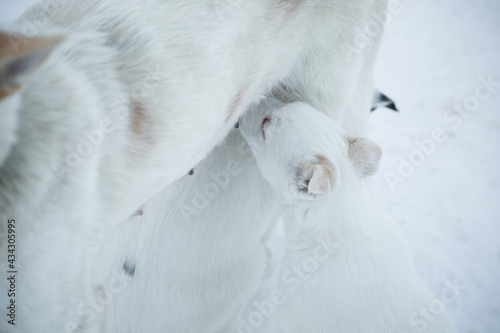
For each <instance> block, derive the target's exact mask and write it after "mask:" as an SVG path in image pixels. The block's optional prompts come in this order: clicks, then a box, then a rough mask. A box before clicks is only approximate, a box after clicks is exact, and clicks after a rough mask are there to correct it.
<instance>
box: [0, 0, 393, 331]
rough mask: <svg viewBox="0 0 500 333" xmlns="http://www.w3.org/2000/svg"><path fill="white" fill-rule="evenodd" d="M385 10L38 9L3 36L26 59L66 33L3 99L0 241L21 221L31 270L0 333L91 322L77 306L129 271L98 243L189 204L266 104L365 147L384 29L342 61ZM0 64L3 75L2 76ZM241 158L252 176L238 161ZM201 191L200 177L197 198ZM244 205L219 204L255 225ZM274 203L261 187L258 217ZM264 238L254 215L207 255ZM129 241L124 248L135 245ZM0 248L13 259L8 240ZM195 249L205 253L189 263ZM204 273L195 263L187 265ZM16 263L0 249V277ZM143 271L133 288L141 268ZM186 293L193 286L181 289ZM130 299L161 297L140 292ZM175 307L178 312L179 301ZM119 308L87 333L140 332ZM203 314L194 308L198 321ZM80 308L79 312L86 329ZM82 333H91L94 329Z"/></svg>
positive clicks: (274, 5) (237, 261)
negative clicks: (307, 109) (253, 109)
mask: <svg viewBox="0 0 500 333" xmlns="http://www.w3.org/2000/svg"><path fill="white" fill-rule="evenodd" d="M385 5H386V4H385V0H362V1H356V2H353V1H347V0H346V1H333V0H328V1H327V0H323V1H314V2H313V1H306V0H305V1H279V0H259V1H252V2H250V1H242V2H239V3H236V4H235V3H234V2H227V3H226V5H225V7H224V8H223V9H222V11H221V9H220V7H218V6H217V5H216V3H212V2H210V1H195V0H189V1H153V0H144V1H139V0H131V1H115V0H99V1H97V0H88V1H76V0H69V1H44V2H42V3H41V4H39V5H37V6H35V7H34V8H32V9H31V10H30V11H28V13H27V14H26V15H25V16H24V17H23V18H21V19H20V20H19V21H18V22H17V24H16V25H15V26H12V27H9V30H10V31H15V32H16V33H17V37H14V39H13V43H14V45H23V44H24V43H28V45H31V44H32V43H34V37H33V34H36V35H37V36H39V35H40V36H52V35H61V34H63V35H64V36H65V40H64V41H62V42H61V43H60V44H58V45H50V46H51V47H52V46H54V47H55V49H54V51H53V52H52V53H51V55H50V56H49V57H48V58H47V59H45V58H42V57H40V55H38V56H37V55H36V50H35V51H33V52H34V54H33V55H31V53H26V54H28V56H29V59H34V61H35V62H36V64H37V65H39V66H35V67H36V68H33V69H32V70H33V71H34V72H33V73H31V69H30V71H29V74H30V75H29V76H26V77H23V81H22V85H21V87H20V88H19V89H18V90H17V91H16V93H15V94H13V95H11V96H10V97H7V98H4V99H2V100H0V111H1V114H2V116H1V117H2V125H1V126H2V127H1V129H2V132H1V133H0V160H1V161H2V162H1V163H2V164H1V167H0V219H1V221H3V222H2V224H1V229H0V232H1V233H5V231H6V229H5V221H6V220H7V219H9V218H15V219H16V221H17V225H18V227H17V229H16V231H17V233H16V235H17V240H18V247H17V253H16V258H17V266H18V267H19V270H20V271H21V269H22V271H21V272H20V273H19V275H18V279H17V291H18V292H17V295H16V299H17V301H18V303H17V304H18V308H17V322H16V326H15V327H14V326H10V325H8V324H7V323H6V321H4V320H1V321H0V331H8V332H35V331H37V332H59V331H65V330H66V331H68V332H71V331H72V330H73V328H71V327H70V326H71V325H70V326H68V327H66V324H67V323H75V324H77V325H79V324H81V323H82V322H86V320H84V319H85V318H86V317H88V316H90V314H89V313H86V312H85V311H84V313H81V312H82V311H81V310H82V309H81V307H80V305H82V303H83V304H87V303H89V302H92V300H93V299H94V298H95V297H96V296H95V294H96V293H98V292H99V290H101V289H100V288H101V287H102V285H103V284H105V283H106V280H105V279H106V274H104V273H101V272H109V270H110V269H111V267H110V266H109V265H110V262H111V261H113V262H116V264H117V265H119V263H118V262H119V259H120V258H119V257H115V258H109V260H98V259H101V258H102V257H103V256H105V255H106V253H103V252H102V251H104V250H102V249H105V248H106V247H105V246H104V245H103V242H104V240H105V239H114V237H116V235H118V234H120V233H124V231H122V230H121V229H122V228H125V227H126V225H127V223H126V222H124V221H127V220H128V218H129V217H130V216H131V215H132V214H133V213H134V212H135V211H136V210H137V209H139V208H140V207H141V205H142V204H143V203H145V202H146V201H147V200H148V199H149V198H151V197H153V196H154V195H155V194H157V193H158V192H159V191H161V190H162V189H165V187H167V186H169V185H172V186H173V187H172V190H171V191H174V189H176V191H180V189H179V187H175V186H174V185H173V182H174V181H176V180H178V179H179V178H180V177H182V176H183V175H185V174H186V173H187V172H188V170H189V169H191V168H192V167H193V166H195V165H197V164H198V163H199V162H200V161H201V160H202V159H203V158H204V157H206V156H207V154H208V153H209V152H210V151H211V150H212V149H213V148H214V147H215V146H216V145H217V144H218V143H220V142H221V141H222V140H223V139H224V138H225V137H226V136H227V134H228V133H229V131H230V129H231V128H232V127H233V126H234V124H235V123H236V121H237V120H238V118H239V117H240V115H242V114H243V112H244V111H245V110H246V109H247V108H248V107H249V106H251V105H253V104H255V103H258V102H259V101H260V100H261V99H262V98H263V97H265V96H268V95H270V94H276V95H279V96H281V98H283V99H287V100H291V101H293V100H301V101H305V102H307V103H309V104H311V105H313V106H314V107H316V108H317V109H319V110H321V111H323V112H325V113H326V114H328V115H329V116H330V117H332V118H334V119H335V120H336V121H338V122H339V123H340V124H341V126H342V127H343V128H345V129H346V130H347V131H348V132H349V133H353V134H360V133H362V132H363V131H364V129H365V126H366V122H367V116H368V114H367V113H368V110H369V105H370V100H371V93H372V87H371V76H372V70H373V64H374V60H375V55H376V51H377V48H378V44H379V41H380V36H381V31H380V32H379V33H377V35H376V36H374V37H373V38H370V39H369V40H368V42H367V44H366V45H364V47H363V49H362V50H360V52H359V53H353V54H349V53H348V52H346V50H347V49H348V46H349V45H351V44H354V41H355V38H356V36H357V34H359V31H360V30H364V29H365V28H366V26H367V24H368V23H370V22H372V21H373V18H372V16H370V14H371V13H377V14H378V15H379V17H380V12H381V11H382V10H383V9H384V8H385ZM219 14H220V15H219ZM18 43H22V44H18ZM26 54H24V53H23V54H20V55H19V54H18V55H13V59H14V60H22V59H21V58H22V57H23V56H25V55H26ZM10 60H12V59H10V58H9V61H10ZM3 66H4V63H1V62H0V67H1V68H0V69H4V68H3ZM7 79H11V78H9V77H7ZM3 84H4V82H2V83H0V86H1V85H3ZM139 92H141V93H140V94H139ZM134 110H135V111H134ZM137 110H139V112H137ZM230 111H231V112H230ZM103 121H105V123H103ZM109 124H112V125H113V126H114V130H113V131H111V132H108V133H105V134H103V136H102V141H100V140H99V139H98V138H99V135H97V137H96V136H94V137H93V138H94V139H95V140H97V141H99V143H97V144H92V145H91V153H89V154H88V156H84V157H83V158H82V159H81V161H79V162H78V163H76V165H75V166H74V167H69V168H68V167H67V159H68V158H69V157H71V156H73V155H71V154H74V151H75V150H76V149H77V147H78V146H79V145H82V144H84V143H85V142H89V138H88V136H87V135H85V133H87V134H88V133H90V135H91V136H92V135H96V134H95V133H96V131H97V130H98V129H99V130H100V129H101V128H103V126H104V127H106V126H107V125H109ZM134 128H135V129H136V131H135V132H134ZM96 138H97V139H96ZM229 139H230V138H229ZM213 154H214V155H213V158H214V160H218V159H221V158H225V157H226V156H230V153H229V152H228V151H227V150H226V149H223V148H220V149H217V150H215V151H214V153H213ZM235 160H236V161H238V162H241V163H242V162H244V159H243V157H240V156H236V157H235ZM250 165H251V164H250ZM210 168H215V164H214V165H211V164H208V165H207V170H210ZM207 172H208V171H207ZM258 177H259V176H258V174H257V173H256V172H252V171H251V170H248V179H247V180H246V181H248V182H249V183H250V184H253V183H258ZM181 182H182V180H181ZM204 184H205V183H204V182H203V181H202V180H201V179H199V183H198V185H199V186H200V187H202V186H204ZM169 188H170V187H167V189H165V191H167V190H168V189H169ZM240 191H241V189H240V188H239V187H237V186H236V185H234V186H233V185H230V186H228V190H227V202H226V203H225V206H227V207H239V208H237V210H238V211H239V212H245V209H243V208H241V207H243V204H244V203H246V202H247V198H246V197H244V196H242V195H239V193H241V192H240ZM172 193H175V192H172ZM170 195H171V194H169V195H167V196H165V201H164V203H165V206H161V205H159V204H158V206H159V207H160V206H161V207H169V205H171V206H170V207H171V208H170V210H176V209H178V208H179V205H181V202H179V201H178V200H174V201H172V200H173V199H172V197H171V196H170ZM266 195H267V196H271V194H269V191H266V190H265V187H256V188H253V189H252V192H251V193H249V199H248V201H249V202H250V204H249V207H254V206H255V205H257V204H258V203H259V202H260V199H259V198H260V197H262V196H266ZM174 196H175V195H174ZM179 197H180V195H179ZM155 200H158V201H161V200H160V199H155ZM146 207H147V205H146ZM161 209H163V208H158V213H157V214H158V215H157V218H159V219H160V220H161V219H162V218H166V216H164V215H162V214H160V213H159V210H161ZM235 210H236V208H235ZM273 212H274V207H272V205H269V206H266V207H264V208H263V209H262V211H261V212H260V214H259V216H262V221H264V220H265V221H268V220H271V218H272V216H273ZM204 216H206V219H207V220H204V223H207V221H208V222H209V223H213V222H214V221H213V220H209V218H210V219H212V217H214V218H216V220H225V221H226V220H227V221H229V220H231V221H234V220H233V218H234V211H232V210H227V211H226V210H222V211H221V208H220V207H217V206H216V205H214V206H212V205H211V206H209V207H208V208H207V214H206V215H204ZM255 216H256V218H257V217H259V216H257V215H255ZM169 218H172V219H173V218H174V217H173V216H170V217H169ZM175 218H176V219H177V218H178V216H177V217H175ZM200 219H203V218H202V217H200ZM151 223H152V222H151ZM172 223H173V225H177V224H179V223H180V222H179V221H178V220H175V221H173V222H172ZM254 224H255V221H254V220H253V218H252V217H248V218H245V219H242V220H241V221H240V223H230V224H226V225H225V228H221V229H220V230H219V234H218V235H219V236H217V237H215V236H214V237H215V238H216V239H214V240H213V242H214V243H217V247H216V250H214V253H210V252H209V251H211V250H212V248H210V247H208V248H206V251H207V256H209V257H214V256H215V254H217V253H219V251H220V249H221V248H227V249H228V251H229V249H231V244H232V242H233V241H229V240H227V239H226V238H225V237H224V234H226V233H228V234H240V233H243V232H245V230H249V228H250V227H252V226H254ZM131 232H132V231H131ZM134 232H135V231H134ZM190 232H191V229H186V230H184V231H183V233H186V234H183V235H184V236H183V237H185V241H186V242H187V243H186V244H185V246H186V247H193V248H195V247H197V246H198V245H199V244H196V243H195V242H193V239H195V238H194V237H193V238H190V237H189V236H188V234H189V233H190ZM255 232H256V234H255V235H253V236H252V237H251V238H250V239H249V243H248V244H245V243H244V242H242V243H240V244H237V245H235V246H241V251H244V250H243V249H248V248H256V249H257V248H259V247H260V246H261V243H260V237H258V236H257V235H260V234H261V230H260V229H259V230H258V231H255ZM133 235H134V234H133V232H132V233H131V234H127V235H126V236H124V237H123V239H133ZM167 236H168V235H166V236H165V237H167ZM220 238H224V241H221V240H220ZM226 241H227V243H225V242H226ZM0 242H1V247H2V248H4V245H5V242H6V241H5V239H1V241H0ZM162 242H166V243H168V242H169V239H168V238H166V239H157V243H156V244H153V245H152V246H151V248H152V249H154V248H157V247H158V246H160V245H161V243H162ZM21 244H22V246H21ZM122 246H123V248H124V252H123V253H129V251H130V250H131V249H130V248H127V243H124V244H123V245H122ZM219 246H220V247H219ZM202 248H203V247H202ZM110 251H111V250H110ZM199 251H200V249H199V248H197V250H196V251H193V252H187V253H186V256H193V255H194V254H196V253H199ZM259 251H260V250H259ZM167 252H168V251H167ZM236 252H238V251H236ZM130 253H131V252H130ZM168 253H170V252H168ZM164 255H165V256H167V254H166V253H164ZM117 256H118V255H117ZM153 256H154V254H153V253H150V252H148V253H145V254H144V258H142V259H144V260H152V257H153ZM173 256H175V253H174V254H173ZM168 258H170V255H168ZM168 258H165V259H168ZM198 259H199V258H198V257H190V260H186V263H195V262H196V260H198ZM6 260H7V257H6V251H3V250H2V251H0V268H1V269H2V271H6V269H5V268H6V267H5V265H6V262H7V261H6ZM176 260H177V259H176ZM176 260H174V262H177V261H176ZM231 260H234V265H236V266H238V265H243V266H244V267H243V266H242V270H243V271H244V270H252V269H254V267H257V266H258V265H257V266H255V265H254V264H249V266H248V267H246V266H245V263H246V261H244V260H243V259H242V255H241V253H240V254H238V255H236V256H235V257H234V258H232V259H231ZM137 265H138V266H137V270H138V272H137V275H138V276H139V274H140V271H139V268H140V267H141V266H140V263H137ZM169 269H173V268H171V267H169V266H167V265H166V266H163V267H158V268H157V269H155V271H154V272H153V273H154V274H153V276H154V278H155V279H158V281H157V283H152V285H155V286H156V285H160V284H161V283H160V282H159V281H160V279H161V276H162V274H163V272H164V270H169ZM185 269H186V267H181V268H179V271H183V270H184V271H185ZM259 269H260V268H259ZM259 269H257V270H256V272H255V273H253V275H252V277H251V278H249V279H250V280H251V281H252V283H249V282H248V281H245V282H242V283H241V284H240V278H239V277H237V276H235V277H234V280H231V282H230V283H233V284H234V285H235V286H238V288H240V289H239V290H240V295H241V298H238V301H237V302H238V304H239V306H240V308H241V307H242V306H243V303H244V301H243V298H245V297H246V298H248V297H250V296H249V295H250V294H251V291H252V290H255V288H256V285H257V283H258V281H257V280H258V278H257V276H258V275H259V274H257V272H258V271H259ZM110 274H111V273H110ZM178 279H179V281H181V280H183V278H182V277H181V276H179V277H178ZM167 287H169V285H167V284H166V285H164V286H163V287H162V288H167ZM198 287H199V288H200V290H198V291H196V292H195V293H194V294H193V295H202V294H204V292H205V290H206V289H204V288H205V287H202V286H198ZM6 288H7V281H6V280H1V282H0V289H1V290H6ZM171 288H174V287H171ZM175 288H182V286H176V287H175ZM207 288H208V287H207ZM236 289H237V288H236ZM215 290H217V289H215ZM163 291H164V292H167V291H165V290H163ZM130 292H131V293H137V294H139V293H141V292H142V293H144V294H145V293H149V294H155V290H153V289H148V288H147V286H146V285H143V287H142V289H137V290H136V291H130ZM168 292H169V293H174V291H173V290H168ZM209 292H213V291H211V290H209ZM158 294H159V295H160V294H161V292H159V293H158ZM243 295H245V297H243ZM200 297H201V296H200ZM193 299H194V298H193ZM226 300H227V299H226ZM7 302H8V300H7V299H6V298H4V297H2V299H1V301H0V303H1V304H0V305H1V306H2V307H4V306H5V305H6V304H7ZM124 302H125V301H124ZM127 302H129V303H130V305H129V306H130V307H131V308H134V309H143V311H144V313H145V312H146V311H149V310H150V308H148V307H147V304H148V303H147V299H146V298H141V299H140V300H138V299H129V300H127ZM165 302H173V304H177V303H178V302H179V300H178V299H173V300H172V299H169V300H168V301H165ZM192 302H194V301H192ZM221 302H222V301H221ZM233 302H236V301H233V300H231V301H228V303H227V304H226V305H224V306H223V307H224V308H225V309H226V310H224V311H222V312H224V314H223V315H221V317H220V318H215V319H213V323H211V324H210V325H212V324H213V325H214V327H215V326H217V325H216V324H215V323H217V322H219V323H220V322H225V321H226V319H227V318H228V317H230V313H237V312H238V311H239V310H237V309H236V308H237V306H236V305H235V304H234V303H233ZM118 303H119V302H117V303H116V304H115V303H113V305H112V306H116V309H117V310H116V311H117V312H116V314H115V315H111V317H109V318H111V319H109V318H108V323H106V321H102V322H101V321H99V322H100V324H101V326H99V327H97V328H96V327H93V328H92V330H100V331H102V332H105V331H106V330H107V327H117V326H119V325H121V324H120V323H119V322H118V321H119V320H121V321H124V322H126V320H127V318H130V320H131V323H132V324H133V323H136V321H135V320H136V317H133V316H132V314H131V313H132V312H133V311H132V310H127V311H125V310H123V308H121V305H119V304H118ZM202 303H203V302H202ZM120 304H121V303H120ZM152 304H153V303H152ZM154 304H158V303H154ZM186 304H188V305H189V304H191V305H192V303H189V302H187V303H186ZM209 304H211V303H210V302H208V303H203V304H202V305H200V310H199V313H203V311H204V310H203V309H205V308H208V307H209ZM162 306H164V307H165V308H163V307H162V308H155V311H161V313H162V314H164V316H165V317H164V321H154V322H149V325H152V326H151V327H153V328H154V327H160V326H161V325H162V323H163V322H173V321H176V320H177V319H176V318H174V317H169V316H168V310H167V309H168V308H169V307H170V306H172V304H171V303H162ZM203 307H205V308H203ZM183 308H184V307H183ZM75 309H77V310H78V309H79V310H80V314H79V318H76V319H75ZM227 309H234V311H233V310H231V311H230V310H227ZM112 311H115V310H110V313H113V312H112ZM120 311H125V312H123V313H126V314H127V315H129V316H128V317H126V316H123V315H122V314H121V313H122V312H120ZM103 314H104V312H103V311H101V312H99V313H98V314H97V315H103ZM97 315H96V316H97ZM136 315H137V316H140V315H141V312H137V314H136ZM213 315H214V316H219V314H218V313H214V314H213ZM96 320H97V319H96ZM109 320H111V322H110V323H109ZM158 320H160V319H158ZM183 324H186V322H185V321H182V320H181V321H179V322H175V323H173V325H179V326H175V327H183V326H182V325H183ZM202 324H203V322H194V323H193V324H192V326H190V327H192V328H193V329H196V328H199V327H201V326H202ZM134 325H135V324H134ZM144 325H146V324H144ZM154 325H156V326H154ZM149 328H150V327H147V326H146V327H144V330H145V331H148V330H149ZM78 329H79V330H81V331H89V332H90V330H91V328H88V327H86V326H85V325H81V326H78ZM150 331H154V329H151V330H150Z"/></svg>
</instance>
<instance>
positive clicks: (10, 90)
mask: <svg viewBox="0 0 500 333" xmlns="http://www.w3.org/2000/svg"><path fill="white" fill-rule="evenodd" d="M63 39H64V37H63V36H50V37H33V38H25V37H21V36H18V35H14V34H8V33H4V32H1V31H0V100H1V99H3V98H5V97H7V96H9V95H11V94H14V93H15V92H17V91H18V90H19V89H20V88H21V87H22V86H23V85H24V84H25V83H26V81H27V80H28V79H29V77H30V76H31V74H33V72H34V71H35V70H36V69H37V68H38V67H39V66H40V65H41V64H42V63H43V62H44V61H45V59H46V58H47V57H48V55H49V54H50V53H51V52H52V50H53V49H54V48H55V47H56V46H57V45H58V44H59V43H60V42H61V41H62V40H63Z"/></svg>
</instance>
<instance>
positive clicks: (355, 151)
mask: <svg viewBox="0 0 500 333" xmlns="http://www.w3.org/2000/svg"><path fill="white" fill-rule="evenodd" d="M348 141H349V157H350V158H351V160H352V162H353V163H354V166H355V167H356V171H357V173H358V175H359V176H360V177H361V178H364V177H369V176H372V175H374V174H375V173H376V172H377V170H378V166H379V162H380V158H381V157H382V149H380V146H379V145H378V144H376V143H375V142H373V141H372V140H370V139H368V138H349V139H348Z"/></svg>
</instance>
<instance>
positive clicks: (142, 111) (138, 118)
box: [132, 100, 147, 134]
mask: <svg viewBox="0 0 500 333" xmlns="http://www.w3.org/2000/svg"><path fill="white" fill-rule="evenodd" d="M146 121H147V115H146V108H145V107H144V105H143V104H142V103H141V102H139V101H135V100H133V101H132V131H133V132H134V133H135V134H144V129H145V127H146V125H145V122H146Z"/></svg>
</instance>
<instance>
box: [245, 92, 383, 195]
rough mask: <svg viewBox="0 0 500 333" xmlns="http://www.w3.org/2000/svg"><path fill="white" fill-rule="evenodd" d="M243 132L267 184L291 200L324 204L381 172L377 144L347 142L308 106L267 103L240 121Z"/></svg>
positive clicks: (332, 122) (331, 121) (340, 131)
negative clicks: (347, 182) (334, 194)
mask: <svg viewBox="0 0 500 333" xmlns="http://www.w3.org/2000/svg"><path fill="white" fill-rule="evenodd" d="M240 128H241V131H242V134H243V136H244V137H245V139H246V140H247V142H248V144H249V146H250V148H251V149H252V152H253V153H254V155H255V158H256V160H257V164H258V165H259V168H260V170H261V172H262V174H263V176H264V178H266V179H267V180H268V182H269V183H270V184H271V185H272V186H273V187H274V188H275V189H276V190H278V191H279V192H281V193H283V194H284V196H285V197H288V198H295V199H304V200H317V199H321V198H324V197H327V196H329V195H330V194H331V193H332V192H334V191H335V190H336V189H338V188H339V187H340V184H341V183H342V182H343V181H344V180H345V179H346V178H350V179H351V178H352V179H360V178H364V177H368V176H371V175H373V174H374V173H375V172H376V171H377V169H378V164H379V160H380V157H381V150H380V147H379V146H378V145H377V144H376V143H374V142H373V141H371V140H370V139H367V138H349V137H347V136H346V135H345V134H344V131H343V130H342V129H341V128H340V127H339V126H338V125H337V124H336V123H335V122H334V121H333V120H331V119H330V118H328V117H327V116H326V115H324V114H322V113H321V112H319V111H317V110H315V109H314V108H312V107H311V106H309V105H307V104H304V103H292V104H283V103H281V102H280V101H277V100H270V101H266V102H264V103H263V104H261V105H259V106H258V107H256V108H255V109H253V110H250V111H249V112H248V113H247V114H246V115H245V116H244V117H243V118H242V119H241V122H240ZM346 186H348V185H346Z"/></svg>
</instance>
